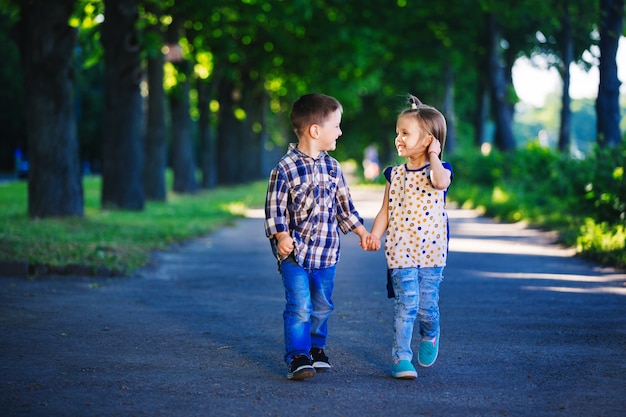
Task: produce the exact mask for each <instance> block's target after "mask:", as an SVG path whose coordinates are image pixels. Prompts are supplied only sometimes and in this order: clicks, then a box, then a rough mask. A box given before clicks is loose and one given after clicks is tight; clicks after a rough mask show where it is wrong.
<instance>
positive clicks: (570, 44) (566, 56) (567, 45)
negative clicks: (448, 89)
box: [559, 6, 574, 152]
mask: <svg viewBox="0 0 626 417" xmlns="http://www.w3.org/2000/svg"><path fill="white" fill-rule="evenodd" d="M561 25H562V27H563V29H562V36H561V45H562V46H561V48H562V49H561V61H562V65H563V67H562V68H561V71H560V73H561V78H562V79H563V93H562V94H561V128H560V129H559V151H561V152H569V148H570V131H571V124H572V123H571V120H572V111H571V109H570V102H571V98H570V95H569V86H570V80H571V74H570V69H569V68H570V65H571V64H572V61H573V60H574V39H573V38H572V20H571V17H570V14H569V10H568V8H567V6H566V7H565V10H564V14H563V19H562V20H561Z"/></svg>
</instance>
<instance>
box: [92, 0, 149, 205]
mask: <svg viewBox="0 0 626 417" xmlns="http://www.w3.org/2000/svg"><path fill="white" fill-rule="evenodd" d="M104 3H105V19H104V23H103V24H102V45H103V47H104V59H105V109H104V119H105V123H104V144H103V145H104V146H103V147H104V150H103V156H102V159H103V161H102V207H103V208H106V209H125V210H143V208H144V205H145V193H144V187H143V164H144V147H143V132H144V131H143V120H144V119H143V110H142V98H141V94H140V90H139V84H140V82H141V80H142V77H143V73H142V69H141V58H140V52H141V44H140V43H139V37H138V33H137V28H136V24H137V19H138V14H139V11H138V4H137V0H105V2H104Z"/></svg>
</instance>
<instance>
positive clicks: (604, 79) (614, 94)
mask: <svg viewBox="0 0 626 417" xmlns="http://www.w3.org/2000/svg"><path fill="white" fill-rule="evenodd" d="M623 27H624V0H600V67H599V70H600V85H599V87H598V99H597V101H596V115H597V123H598V143H599V144H600V145H601V146H607V147H613V146H616V145H617V144H618V143H620V141H621V140H622V135H621V132H620V128H619V122H620V109H619V87H620V84H621V83H620V81H619V78H618V77H617V61H616V59H615V57H616V56H617V47H618V44H619V38H620V36H621V35H622V32H623Z"/></svg>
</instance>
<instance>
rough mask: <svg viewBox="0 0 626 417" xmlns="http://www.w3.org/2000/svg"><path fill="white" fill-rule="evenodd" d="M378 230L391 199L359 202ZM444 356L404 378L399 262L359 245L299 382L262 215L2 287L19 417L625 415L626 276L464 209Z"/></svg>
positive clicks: (444, 321)
mask: <svg viewBox="0 0 626 417" xmlns="http://www.w3.org/2000/svg"><path fill="white" fill-rule="evenodd" d="M353 197H354V198H355V201H356V206H357V208H358V209H359V211H360V212H361V214H362V215H363V216H364V217H366V219H367V224H366V225H367V226H368V227H370V226H371V221H372V218H373V216H374V214H375V212H376V211H377V209H378V207H379V204H380V198H381V195H380V192H377V191H370V192H362V191H359V192H353ZM449 213H450V218H451V219H450V221H451V236H452V238H451V239H452V240H451V243H450V250H451V252H450V256H449V264H448V266H447V268H446V269H445V278H444V281H443V283H442V285H441V301H440V307H441V328H442V335H441V345H440V354H439V358H438V360H437V362H436V363H435V365H434V366H432V367H431V368H428V369H422V368H418V377H417V379H415V380H411V381H406V380H395V379H393V378H392V377H391V376H390V372H389V368H390V360H391V340H392V328H391V323H392V302H391V300H389V299H387V297H386V290H385V279H386V278H385V260H384V255H383V253H382V251H379V252H364V251H362V250H361V249H360V247H359V246H358V244H357V242H358V239H357V236H356V235H354V234H349V235H347V236H345V238H343V240H342V255H341V260H340V262H339V266H338V270H337V278H336V287H335V293H334V301H335V312H334V313H333V315H332V316H331V319H330V323H329V327H330V337H329V341H328V346H327V350H326V352H327V354H328V355H329V357H330V360H331V363H332V364H333V366H334V367H333V369H332V370H331V371H330V372H326V373H319V374H318V375H317V376H316V377H315V378H311V379H307V380H304V381H289V380H287V378H286V374H287V369H286V365H285V364H284V363H283V360H282V357H283V349H284V347H283V333H282V310H283V304H284V294H283V288H282V284H281V280H280V276H279V275H278V273H277V270H276V263H275V261H274V260H273V258H272V256H271V251H270V247H269V244H268V242H267V240H266V238H265V236H264V233H263V220H262V219H261V218H260V217H261V216H259V214H260V213H259V212H255V211H251V212H250V217H249V218H246V219H243V220H241V221H238V222H237V223H236V225H235V226H233V227H228V228H224V229H221V230H219V231H217V232H215V233H213V234H211V235H208V236H206V237H203V238H201V239H196V240H194V241H192V242H189V243H187V244H184V245H180V246H176V247H173V248H171V250H169V251H167V252H160V253H156V254H155V255H154V258H153V261H152V262H151V263H150V265H148V266H147V267H146V268H144V269H142V270H141V271H139V272H138V273H137V274H136V275H134V276H131V277H125V278H97V277H95V278H94V277H63V276H49V277H40V278H37V279H23V278H17V277H15V278H13V277H3V278H0V300H1V305H0V334H1V336H0V337H1V339H0V415H1V416H11V417H17V416H46V417H48V416H186V417H187V416H346V417H351V416H354V417H356V416H392V415H406V416H535V417H537V416H568V417H571V416H581V417H589V416H603V417H608V416H624V415H626V286H625V282H626V275H625V274H624V272H623V271H621V272H620V271H615V270H611V269H607V268H601V267H598V266H596V265H594V264H591V263H588V262H584V261H582V260H580V259H577V258H574V257H572V252H571V251H570V250H566V249H562V248H559V247H558V246H556V245H554V244H553V243H552V242H553V238H554V236H552V235H551V234H549V233H544V232H539V231H537V230H532V229H528V228H525V227H523V225H520V224H499V223H496V222H494V221H491V220H489V219H486V218H483V217H480V216H478V215H477V214H476V213H475V212H473V211H470V210H460V209H450V211H449Z"/></svg>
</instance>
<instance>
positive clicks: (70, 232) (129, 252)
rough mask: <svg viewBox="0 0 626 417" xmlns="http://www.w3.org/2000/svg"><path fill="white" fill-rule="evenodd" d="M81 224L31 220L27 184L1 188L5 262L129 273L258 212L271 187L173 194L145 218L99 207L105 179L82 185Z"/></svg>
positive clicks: (0, 245) (0, 239) (149, 207)
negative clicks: (164, 252) (172, 248)
mask: <svg viewBox="0 0 626 417" xmlns="http://www.w3.org/2000/svg"><path fill="white" fill-rule="evenodd" d="M83 184H84V196H85V215H84V217H83V218H58V219H36V220H31V219H29V218H28V215H27V211H28V204H27V184H26V182H12V183H6V184H2V185H1V186H0V206H1V207H2V209H0V259H4V260H26V261H28V262H29V264H31V265H50V266H53V267H62V266H66V265H82V266H87V267H91V268H93V269H94V270H95V269H102V268H105V269H108V270H111V271H117V272H118V273H124V274H127V273H130V272H132V271H133V270H134V269H136V268H137V267H140V266H142V265H144V264H145V263H146V262H147V261H148V260H149V257H150V254H151V252H152V251H154V250H162V249H166V248H167V247H168V246H169V245H171V244H173V243H176V242H180V241H184V240H186V239H189V238H193V237H197V236H201V235H204V234H207V233H210V232H211V231H213V230H215V229H216V228H218V227H220V226H222V225H225V224H229V223H232V222H233V221H234V220H235V219H236V218H239V217H242V216H243V215H244V213H245V211H246V210H247V209H248V208H254V207H261V206H262V205H263V203H264V200H265V191H266V187H267V184H266V182H258V183H253V184H248V185H242V186H239V187H229V188H216V189H214V190H209V191H201V192H198V193H197V194H193V195H180V194H174V193H169V194H168V196H167V202H148V203H147V204H146V207H145V209H144V210H143V211H141V212H135V211H111V210H102V209H101V208H100V184H101V181H100V178H98V177H88V178H86V179H85V180H84V181H83Z"/></svg>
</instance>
